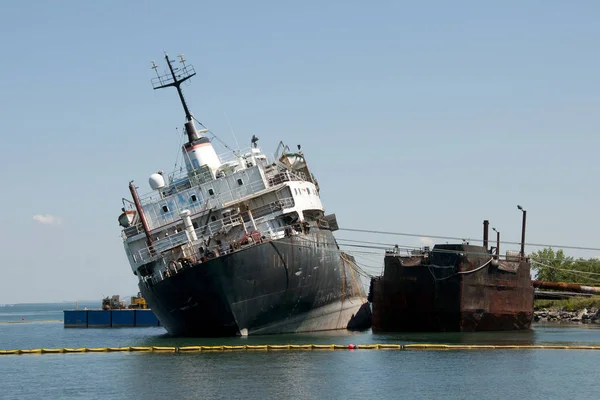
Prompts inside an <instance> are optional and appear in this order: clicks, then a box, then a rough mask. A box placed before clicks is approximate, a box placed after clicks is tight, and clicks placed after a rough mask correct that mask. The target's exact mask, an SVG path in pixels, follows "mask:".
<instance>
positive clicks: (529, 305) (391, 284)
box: [369, 214, 534, 332]
mask: <svg viewBox="0 0 600 400" xmlns="http://www.w3.org/2000/svg"><path fill="white" fill-rule="evenodd" d="M524 217H525V214H524ZM524 221H525V218H524ZM488 225H489V223H488V221H484V240H483V246H475V245H470V244H468V243H466V242H465V243H462V244H437V245H435V246H434V247H433V248H432V249H430V248H427V247H426V248H424V249H422V250H418V251H410V252H408V253H403V252H402V251H401V250H400V249H398V248H397V247H396V248H394V249H392V250H389V251H387V252H386V254H385V259H384V273H383V276H380V277H375V278H372V280H371V290H370V293H369V298H370V300H371V302H372V307H373V332H407V331H408V332H440V331H441V332H444V331H464V332H472V331H493V330H520V329H529V328H530V326H531V322H532V319H533V299H534V288H533V285H532V281H531V275H530V262H529V259H527V258H526V257H525V253H524V236H525V235H524V232H525V229H524V228H525V225H524V224H523V239H522V243H521V252H517V251H507V252H506V255H505V256H501V255H500V251H499V249H500V235H499V233H498V243H497V246H496V247H495V248H494V247H492V248H491V249H488Z"/></svg>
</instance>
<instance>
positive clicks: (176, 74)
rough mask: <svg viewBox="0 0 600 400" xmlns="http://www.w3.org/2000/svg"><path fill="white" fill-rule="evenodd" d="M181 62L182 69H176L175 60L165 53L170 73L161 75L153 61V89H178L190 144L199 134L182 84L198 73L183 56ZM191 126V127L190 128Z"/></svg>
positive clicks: (180, 56)
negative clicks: (170, 87)
mask: <svg viewBox="0 0 600 400" xmlns="http://www.w3.org/2000/svg"><path fill="white" fill-rule="evenodd" d="M177 57H179V62H180V63H181V64H182V67H181V68H176V67H175V68H174V67H173V64H172V63H173V62H174V60H170V59H169V56H168V55H167V53H165V60H167V65H168V66H169V71H168V72H165V73H164V74H162V75H161V74H159V73H158V71H157V68H158V66H157V65H156V63H155V62H154V61H152V69H153V70H154V71H156V78H153V79H152V87H153V88H154V90H156V89H163V88H166V87H169V86H172V87H174V88H176V89H177V93H178V94H179V99H180V100H181V105H183V110H184V111H185V119H186V122H187V123H186V131H187V134H188V138H189V140H190V142H193V141H194V140H197V139H198V133H197V131H196V128H195V127H194V126H193V117H192V114H191V113H190V110H189V108H188V106H187V103H186V102H185V98H184V97H183V92H182V91H181V84H182V83H183V82H185V81H187V80H188V79H190V78H191V77H192V76H194V75H196V71H195V70H194V67H193V66H192V65H186V63H185V59H184V58H183V54H180V55H178V56H177ZM188 125H189V127H188Z"/></svg>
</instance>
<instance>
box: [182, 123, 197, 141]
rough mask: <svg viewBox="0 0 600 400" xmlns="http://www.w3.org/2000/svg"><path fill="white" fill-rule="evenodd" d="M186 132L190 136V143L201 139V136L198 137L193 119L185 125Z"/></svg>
mask: <svg viewBox="0 0 600 400" xmlns="http://www.w3.org/2000/svg"><path fill="white" fill-rule="evenodd" d="M185 132H186V133H187V135H188V141H189V142H190V143H191V142H193V141H194V140H198V139H200V136H198V131H197V130H196V126H195V125H194V120H193V119H191V120H189V121H188V122H186V123H185Z"/></svg>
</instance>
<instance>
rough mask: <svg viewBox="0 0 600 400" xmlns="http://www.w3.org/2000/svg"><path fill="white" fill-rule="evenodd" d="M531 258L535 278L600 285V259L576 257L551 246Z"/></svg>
mask: <svg viewBox="0 0 600 400" xmlns="http://www.w3.org/2000/svg"><path fill="white" fill-rule="evenodd" d="M530 258H531V269H532V270H533V271H535V273H536V277H535V279H538V280H541V281H549V282H568V283H580V284H586V285H590V286H600V259H597V258H589V259H585V258H577V259H575V258H573V257H569V256H567V255H566V254H565V252H564V251H563V250H558V251H554V249H552V248H551V247H547V248H545V249H542V250H538V251H536V252H533V253H532V254H531V255H530Z"/></svg>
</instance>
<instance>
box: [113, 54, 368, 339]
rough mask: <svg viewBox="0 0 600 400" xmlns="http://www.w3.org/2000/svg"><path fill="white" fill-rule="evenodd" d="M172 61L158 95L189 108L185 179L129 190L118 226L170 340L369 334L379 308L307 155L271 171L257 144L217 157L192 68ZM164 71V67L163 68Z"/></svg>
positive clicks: (283, 153)
mask: <svg viewBox="0 0 600 400" xmlns="http://www.w3.org/2000/svg"><path fill="white" fill-rule="evenodd" d="M179 57H180V63H181V65H180V66H179V67H178V68H176V67H175V66H174V65H173V64H174V62H173V61H171V60H170V59H169V57H168V56H167V55H165V60H166V61H167V65H168V68H169V69H168V71H167V72H166V73H165V74H162V75H161V74H159V73H157V77H156V78H154V79H153V87H154V89H160V88H165V87H174V88H176V89H177V92H178V94H179V98H180V100H181V103H182V105H183V108H184V111H185V116H186V121H185V132H186V135H187V141H186V142H185V144H184V145H183V147H182V153H183V158H184V160H185V169H184V170H182V171H181V172H180V173H177V172H176V173H173V174H169V175H166V174H164V173H162V172H158V173H155V174H152V175H151V176H150V180H149V183H150V186H151V189H152V192H151V193H150V194H148V195H145V196H141V195H139V194H138V192H137V187H136V186H135V185H134V184H133V182H130V184H129V189H130V192H131V195H132V201H129V200H126V199H124V201H123V202H124V208H123V209H122V211H123V213H122V214H121V215H120V216H119V223H120V224H121V226H122V227H123V231H122V237H123V244H124V247H125V252H126V254H127V257H128V259H129V262H130V265H131V268H132V270H133V273H134V274H135V275H136V276H137V277H138V280H139V282H138V285H139V288H140V291H141V293H142V295H143V297H144V298H145V299H146V301H147V302H148V305H149V306H150V308H151V309H152V310H153V311H154V313H155V314H156V315H157V316H158V318H159V320H160V322H161V325H163V326H165V328H166V329H167V330H168V332H169V333H171V334H173V335H181V336H198V337H200V336H234V335H247V334H271V333H285V332H307V331H320V330H334V329H367V328H369V327H370V308H369V305H368V303H367V302H366V296H365V293H364V290H363V288H362V285H361V284H360V281H359V277H358V275H357V274H356V273H355V268H356V265H355V263H354V260H353V258H352V257H351V256H350V255H348V254H345V253H343V252H342V251H340V249H339V247H338V244H337V242H336V239H335V237H334V235H333V232H334V231H335V230H336V229H337V221H336V218H335V214H329V215H325V211H324V208H323V204H322V202H321V197H320V188H319V185H318V183H317V181H316V179H315V177H314V175H313V174H312V172H311V171H310V169H309V167H308V164H307V162H306V158H305V156H304V154H303V153H302V151H300V150H301V149H300V146H298V150H297V151H294V152H292V151H291V150H290V149H289V147H288V146H285V145H284V144H283V143H280V144H279V146H278V148H277V151H276V153H275V156H274V158H273V159H272V160H271V159H269V157H267V155H266V154H264V153H263V152H262V151H261V150H260V148H259V147H258V138H257V137H256V136H253V137H252V140H251V145H250V148H249V149H247V150H238V151H231V152H230V153H229V154H226V155H224V156H218V155H217V153H216V151H215V149H214V148H213V146H212V143H211V141H210V140H209V138H208V137H207V136H205V135H206V134H207V133H208V130H206V129H202V130H198V129H196V126H195V122H194V121H195V119H194V118H193V116H192V115H191V113H190V111H189V109H188V106H187V103H186V101H185V99H184V97H183V93H182V91H181V88H180V85H181V83H183V82H185V81H186V80H188V79H189V78H191V77H192V76H194V75H195V71H194V68H193V66H191V65H189V64H186V63H185V60H184V59H183V56H179ZM153 68H154V69H155V70H156V68H157V66H156V65H155V64H154V62H153Z"/></svg>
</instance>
